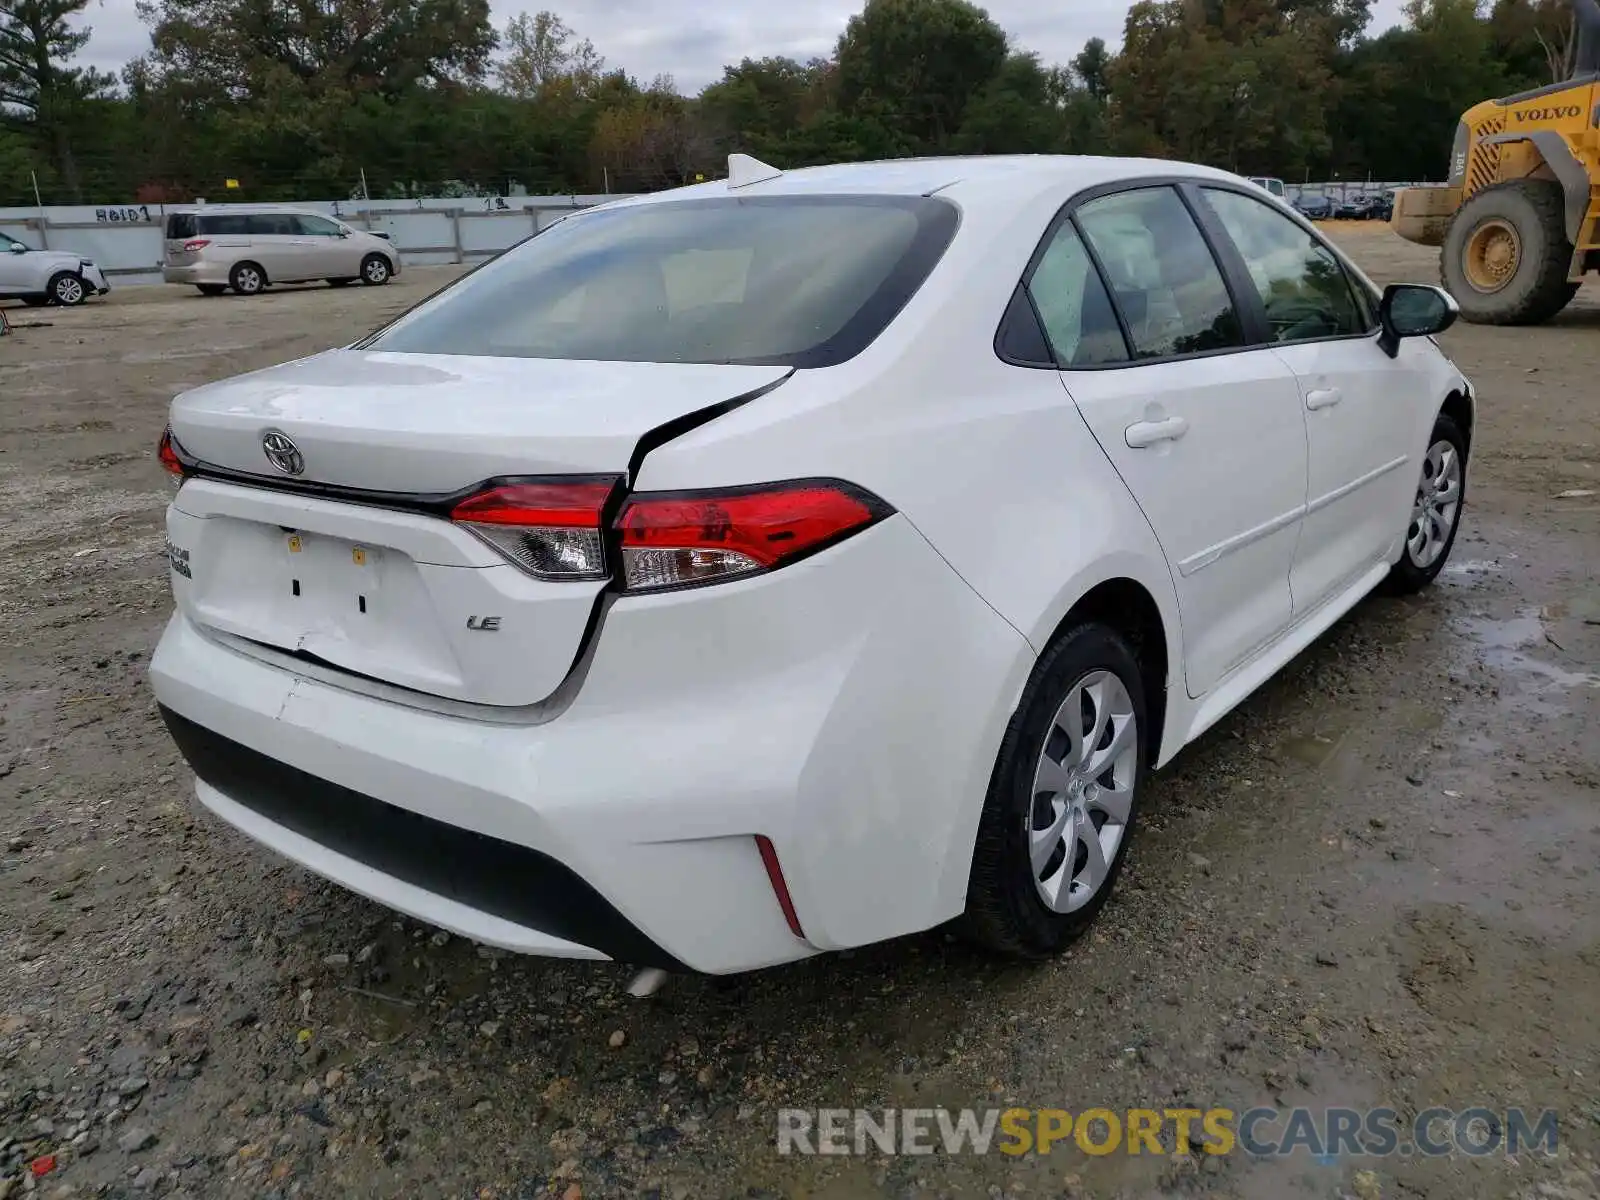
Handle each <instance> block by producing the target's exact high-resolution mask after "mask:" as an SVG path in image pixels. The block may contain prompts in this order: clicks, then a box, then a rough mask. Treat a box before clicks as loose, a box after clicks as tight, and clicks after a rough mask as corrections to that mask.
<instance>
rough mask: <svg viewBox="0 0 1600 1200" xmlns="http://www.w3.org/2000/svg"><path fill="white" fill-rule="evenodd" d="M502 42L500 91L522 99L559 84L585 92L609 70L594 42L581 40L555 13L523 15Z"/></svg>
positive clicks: (498, 70)
mask: <svg viewBox="0 0 1600 1200" xmlns="http://www.w3.org/2000/svg"><path fill="white" fill-rule="evenodd" d="M500 42H501V44H502V45H503V46H504V47H505V57H504V58H502V59H501V60H500V62H499V64H498V65H497V66H496V68H495V73H496V75H497V76H498V77H499V81H500V90H501V91H503V92H505V93H507V94H508V95H512V96H517V97H519V98H521V99H534V98H536V97H538V96H541V95H543V94H545V93H546V92H547V91H548V90H549V89H550V88H552V87H553V86H554V85H556V84H558V83H569V84H571V85H573V87H574V89H575V90H577V91H579V92H581V91H583V90H585V89H587V88H589V87H592V86H593V85H594V83H595V81H597V80H598V79H599V78H600V75H601V73H602V72H603V71H604V70H605V65H606V60H605V59H604V58H602V57H601V56H600V55H599V54H598V53H596V51H595V48H594V43H593V42H591V41H590V40H589V39H588V38H584V39H582V40H581V41H580V40H578V37H577V35H576V34H575V33H573V31H572V29H571V28H570V27H569V26H568V25H567V23H566V22H565V21H563V20H562V19H561V18H560V17H558V16H556V14H555V13H553V12H540V13H536V14H534V15H533V16H529V15H528V14H527V13H519V14H518V15H517V16H515V17H513V18H511V20H510V22H509V23H508V24H507V25H506V31H505V33H504V34H502V35H501V38H500Z"/></svg>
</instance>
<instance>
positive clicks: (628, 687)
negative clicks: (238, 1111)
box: [151, 517, 1033, 973]
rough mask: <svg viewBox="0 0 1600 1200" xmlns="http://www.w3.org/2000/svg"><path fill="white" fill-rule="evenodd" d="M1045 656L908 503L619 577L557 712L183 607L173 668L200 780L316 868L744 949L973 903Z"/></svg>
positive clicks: (725, 966)
mask: <svg viewBox="0 0 1600 1200" xmlns="http://www.w3.org/2000/svg"><path fill="white" fill-rule="evenodd" d="M1032 661H1033V654H1032V651H1031V650H1030V649H1029V647H1028V646H1027V643H1026V642H1025V641H1024V639H1023V638H1022V636H1021V635H1020V634H1018V633H1017V632H1016V631H1015V630H1014V629H1013V628H1012V627H1011V626H1010V625H1008V624H1007V623H1006V622H1004V621H1003V620H1002V619H1001V618H1000V617H999V616H998V615H997V614H996V613H995V612H994V611H993V610H992V609H991V608H989V606H988V605H986V604H985V603H984V602H983V601H982V600H980V599H979V598H978V597H977V596H976V594H974V593H973V592H972V591H971V589H970V588H968V587H967V585H966V584H965V583H964V582H962V581H961V580H960V578H959V577H958V576H956V575H955V573H954V572H953V571H951V570H950V568H949V567H948V565H947V564H945V562H944V561H943V560H942V559H941V558H939V557H938V555H937V554H935V553H934V552H933V550H932V549H931V548H930V547H929V546H928V545H927V543H926V542H925V541H924V540H923V539H922V537H921V535H920V534H919V533H917V532H916V530H915V529H914V528H913V527H912V526H911V525H910V523H909V522H907V521H906V520H904V518H898V517H897V518H891V519H890V520H888V521H885V522H883V523H881V524H880V525H878V526H876V527H874V528H873V529H871V530H869V531H867V532H866V533H864V534H861V535H859V536H857V537H856V538H853V539H851V540H850V541H848V542H846V543H843V544H842V545H839V546H836V547H833V548H832V549H831V550H829V551H827V552H826V553H824V554H821V555H818V556H817V557H816V558H814V559H811V560H808V561H807V562H803V563H798V564H795V565H794V566H792V567H789V568H786V569H784V570H783V571H781V572H777V573H775V574H773V575H771V576H767V577H759V578H754V579H750V580H746V581H743V582H738V583H729V584H722V585H719V586H717V587H714V588H703V589H694V590H689V591H684V592H677V593H664V594H660V595H655V596H639V597H622V598H619V599H618V600H617V601H616V602H615V603H614V604H613V605H612V606H611V608H610V610H609V612H608V613H607V615H606V617H605V619H604V622H603V624H602V627H601V630H600V632H599V634H598V642H597V644H596V645H595V648H594V653H593V656H592V658H591V659H590V661H589V662H588V663H587V665H586V667H583V668H580V669H582V670H584V671H585V675H584V678H583V680H582V683H581V686H580V687H578V689H577V691H576V694H575V696H574V698H573V699H572V701H571V702H570V704H569V705H568V706H567V707H566V708H565V710H564V711H562V712H561V713H560V715H559V716H556V717H555V718H554V719H551V720H547V721H545V722H544V723H542V724H536V725H532V724H516V723H508V722H507V721H505V720H497V721H489V720H485V721H481V722H480V721H475V720H467V719H463V718H462V717H461V716H459V715H445V714H443V713H440V712H436V711H431V710H429V709H426V708H421V707H412V706H409V705H402V704H396V703H392V702H389V701H386V700H383V699H379V698H377V697H374V696H371V695H365V694H361V693H359V692H356V691H353V690H349V689H347V688H344V687H340V686H335V685H334V684H332V683H329V682H325V681H322V680H319V679H312V678H308V677H305V676H301V675H297V674H295V673H293V672H292V671H290V670H286V669H285V668H284V667H282V666H281V665H278V664H275V663H270V662H266V661H263V660H261V659H258V658H256V657H255V656H254V655H251V654H248V653H245V652H242V651H241V650H239V649H236V648H234V647H232V646H230V645H225V644H223V642H221V641H219V640H217V639H215V638H214V637H213V636H211V635H210V634H208V633H206V632H204V631H202V630H201V629H200V628H199V627H198V626H196V625H195V624H194V623H192V622H191V621H190V619H189V618H187V617H186V616H183V615H182V614H178V615H175V616H174V617H173V618H172V621H171V622H170V624H169V625H168V627H167V630H166V632H165V634H164V635H163V637H162V639H161V644H160V646H159V647H158V648H157V651H156V653H155V655H154V657H153V659H152V662H151V679H152V684H153V687H154V690H155V693H156V697H157V699H158V701H159V702H160V704H161V706H162V708H163V710H164V711H163V715H164V716H165V717H166V719H167V721H168V724H169V727H171V728H172V730H173V735H174V738H175V739H176V741H177V742H178V745H179V746H180V748H181V749H182V750H183V752H184V754H185V757H187V758H188V759H189V761H190V764H191V765H192V766H193V767H194V768H195V771H196V773H197V775H198V778H199V784H198V787H197V794H198V796H199V799H200V800H201V802H202V803H203V804H205V805H206V806H207V807H209V808H210V809H211V810H212V811H214V812H216V813H217V814H218V815H220V816H221V817H223V818H224V819H225V820H227V821H229V822H230V823H232V824H233V825H235V826H237V827H238V828H240V829H242V830H243V831H244V832H245V833H246V834H248V835H249V836H251V837H253V838H255V839H256V840H258V841H260V842H262V843H264V844H266V845H267V846H269V847H271V848H272V849H274V850H276V851H277V852H279V853H280V854H283V855H284V856H286V857H288V858H290V859H292V860H294V861H297V862H299V863H301V864H303V865H304V866H306V867H308V868H310V869H311V870H313V871H316V872H317V873H319V874H322V875H324V876H326V877H328V878H330V879H333V880H335V881H336V882H339V883H341V884H343V885H344V886H346V887H349V888H350V889H351V890H353V891H356V892H359V893H362V894H364V895H367V896H369V897H371V898H372V899H375V900H378V901H379V902H381V903H384V904H387V905H389V906H391V907H393V908H396V909H398V910H400V911H403V912H406V913H409V914H411V915H412V916H415V917H418V918H420V919H422V920H426V921H429V922H431V923H433V924H436V925H440V926H442V927H444V928H447V929H451V930H453V931H455V932H457V933H460V934H462V935H464V936H468V937H472V938H475V939H478V940H480V941H483V942H487V943H490V944H493V945H498V946H502V947H505V948H507V949H511V950H517V951H523V952H527V953H533V954H546V955H556V956H567V957H580V958H581V957H587V958H614V959H618V960H620V961H627V962H634V963H639V964H641V965H659V966H666V967H669V968H673V967H678V966H682V967H686V968H688V969H691V970H696V971H706V972H717V973H721V972H731V971H739V970H746V969H753V968H757V967H762V966H767V965H771V964H774V963H779V962H784V961H789V960H793V959H798V958H803V957H806V956H807V955H810V954H813V953H816V952H817V951H818V950H826V949H837V948H841V947H845V946H854V945H860V944H864V943H867V942H872V941H877V940H881V939H883V938H886V937H892V936H896V935H898V934H902V933H908V932H912V931H915V930H919V929H926V928H929V927H931V926H933V925H936V924H938V923H940V922H941V921H944V920H946V919H948V918H950V917H952V916H955V915H956V914H957V913H959V912H960V911H961V908H962V907H963V905H964V903H965V896H966V886H967V874H968V869H969V865H970V855H971V848H972V839H973V837H974V835H975V832H976V828H977V821H978V816H979V812H980V809H981V806H982V803H983V798H984V794H985V791H986V789H987V786H988V780H989V775H990V773H991V771H992V769H993V763H994V756H995V753H996V751H997V749H998V746H999V743H1000V739H1001V736H1002V734H1003V731H1004V727H1005V724H1006V722H1007V720H1009V717H1010V713H1011V711H1012V709H1013V707H1014V705H1015V703H1016V698H1017V696H1018V695H1019V694H1020V691H1021V688H1022V685H1023V682H1024V681H1025V679H1026V675H1027V672H1028V670H1029V669H1030V667H1031V665H1032ZM757 835H760V836H763V837H766V838H768V839H769V840H770V841H771V843H772V845H773V847H774V848H775V850H776V854H777V859H778V862H779V864H780V867H781V870H782V873H783V877H784V880H785V883H786V885H787V887H788V889H789V892H790V894H791V896H792V899H793V904H794V908H795V910H796V914H797V918H798V921H799V924H800V926H801V928H802V930H803V936H802V937H796V936H795V934H794V933H793V932H792V931H791V929H790V927H789V924H788V922H787V920H786V918H785V915H784V913H783V911H782V909H781V907H780V905H779V902H778V900H777V897H776V895H775V893H774V888H773V885H772V882H771V881H770V879H769V877H768V875H767V871H766V867H765V865H764V863H763V861H762V858H761V852H760V848H759V845H758V843H757V841H756V837H757Z"/></svg>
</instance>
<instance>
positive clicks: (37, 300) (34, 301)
mask: <svg viewBox="0 0 1600 1200" xmlns="http://www.w3.org/2000/svg"><path fill="white" fill-rule="evenodd" d="M22 302H23V303H24V304H26V305H27V306H28V307H29V308H43V307H44V306H45V305H46V304H49V303H50V297H49V296H24V297H23V298H22Z"/></svg>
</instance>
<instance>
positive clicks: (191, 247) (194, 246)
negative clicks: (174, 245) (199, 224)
mask: <svg viewBox="0 0 1600 1200" xmlns="http://www.w3.org/2000/svg"><path fill="white" fill-rule="evenodd" d="M209 245H211V239H210V238H193V239H191V240H190V241H187V242H185V243H184V244H183V252H184V253H185V254H193V253H194V252H195V251H196V250H204V249H205V248H206V247H207V246H209Z"/></svg>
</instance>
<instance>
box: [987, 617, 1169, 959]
mask: <svg viewBox="0 0 1600 1200" xmlns="http://www.w3.org/2000/svg"><path fill="white" fill-rule="evenodd" d="M1097 671H1109V672H1110V673H1112V674H1113V675H1115V676H1116V677H1117V679H1119V680H1120V681H1121V683H1122V685H1123V687H1124V688H1125V689H1126V690H1127V694H1128V697H1129V699H1130V700H1131V701H1132V711H1133V714H1134V719H1135V721H1136V722H1137V724H1136V726H1135V734H1136V738H1135V741H1136V747H1135V761H1134V775H1133V782H1132V792H1133V800H1132V803H1131V805H1130V807H1129V811H1128V818H1127V821H1126V825H1125V829H1124V832H1123V835H1122V838H1121V841H1120V843H1119V844H1118V846H1117V849H1116V854H1115V857H1113V858H1112V859H1111V860H1110V862H1109V864H1108V867H1109V869H1108V871H1107V873H1106V876H1105V879H1104V882H1103V883H1102V884H1101V885H1100V888H1099V890H1098V891H1097V892H1096V893H1095V894H1094V895H1093V896H1092V897H1091V898H1090V899H1089V901H1088V902H1087V903H1086V904H1085V905H1084V906H1083V907H1081V908H1079V909H1078V910H1077V911H1075V912H1071V913H1060V912H1056V911H1054V910H1052V909H1051V908H1049V907H1047V906H1046V904H1045V902H1044V901H1043V899H1042V898H1041V897H1040V895H1039V889H1038V887H1037V886H1036V881H1037V878H1038V876H1037V875H1035V873H1034V871H1033V869H1032V864H1031V861H1030V858H1029V840H1030V831H1031V830H1032V829H1033V828H1034V827H1035V797H1034V795H1033V789H1034V772H1035V770H1036V769H1037V767H1038V765H1039V756H1040V754H1041V752H1042V751H1043V750H1044V748H1045V745H1046V739H1047V738H1048V737H1050V735H1051V731H1052V722H1053V721H1054V718H1055V715H1056V711H1057V709H1058V708H1060V707H1061V705H1062V703H1063V701H1065V700H1066V699H1067V697H1068V696H1069V694H1070V692H1071V690H1072V688H1073V687H1074V686H1075V685H1076V684H1077V683H1078V682H1079V681H1080V680H1082V679H1084V678H1085V677H1087V676H1088V675H1090V674H1091V673H1093V672H1097ZM1148 714H1149V708H1148V706H1147V704H1146V701H1145V694H1144V685H1143V682H1142V678H1141V676H1140V673H1139V664H1138V661H1137V659H1135V657H1134V654H1133V651H1132V650H1131V649H1129V647H1128V644H1127V642H1126V641H1124V640H1123V639H1122V637H1120V636H1119V635H1118V634H1117V633H1116V632H1115V631H1114V630H1112V629H1110V628H1109V627H1107V626H1105V625H1101V624H1098V623H1089V624H1084V625H1079V626H1076V627H1074V628H1072V629H1069V630H1068V631H1067V632H1066V633H1064V634H1062V635H1061V636H1060V637H1058V638H1057V639H1056V640H1055V641H1054V642H1053V643H1052V644H1051V646H1050V648H1049V649H1048V650H1047V651H1046V652H1045V654H1044V655H1043V657H1042V658H1040V660H1039V663H1038V665H1037V666H1036V667H1035V668H1034V671H1033V676H1032V678H1031V679H1029V681H1028V686H1027V688H1026V689H1025V690H1024V692H1023V694H1022V702H1021V703H1020V704H1019V705H1018V706H1017V711H1016V713H1015V714H1014V715H1013V716H1012V718H1011V723H1010V725H1009V726H1008V727H1007V729H1006V735H1005V738H1004V740H1003V741H1002V742H1001V744H1000V754H999V757H998V759H997V760H996V762H995V768H994V775H993V777H992V778H991V780H990V784H989V794H988V796H987V798H986V799H985V801H984V806H983V815H982V817H981V818H980V820H979V824H978V837H977V842H976V844H975V846H974V849H973V854H972V871H971V875H970V876H969V881H968V884H967V908H966V912H965V914H964V915H963V918H962V926H963V932H964V933H965V934H966V935H967V936H968V937H969V938H970V939H972V940H973V941H975V942H977V943H978V944H979V945H981V946H983V947H985V948H986V949H989V950H991V951H995V952H998V953H1000V954H1004V955H1008V956H1011V957H1016V958H1029V959H1039V958H1046V957H1048V956H1050V955H1052V954H1055V953H1057V952H1059V951H1061V950H1062V949H1064V948H1065V947H1066V946H1068V945H1070V944H1071V943H1072V942H1073V941H1074V940H1076V939H1077V938H1078V937H1079V936H1080V935H1081V934H1082V933H1083V932H1084V931H1085V930H1086V929H1088V927H1089V926H1090V924H1091V923H1092V922H1093V921H1094V919H1095V917H1096V916H1097V915H1098V914H1099V912H1100V909H1101V908H1102V907H1104V905H1105V902H1106V900H1107V898H1108V897H1109V896H1110V895H1111V892H1112V890H1113V888H1114V887H1115V885H1116V882H1117V876H1118V874H1119V873H1120V872H1121V870H1122V863H1123V861H1124V860H1125V859H1126V858H1127V853H1128V845H1129V843H1130V842H1131V840H1132V838H1133V833H1134V830H1135V829H1136V827H1137V822H1138V810H1139V796H1140V793H1141V791H1142V790H1143V787H1144V780H1145V775H1146V773H1147V770H1148V767H1147V760H1148V747H1149V741H1148V739H1149V738H1150V737H1151V736H1152V733H1153V731H1152V730H1151V728H1150V723H1149V715H1148ZM1041 828H1042V826H1041ZM1052 861H1057V860H1052ZM1049 869H1050V868H1048V867H1047V868H1046V870H1047V871H1048V870H1049Z"/></svg>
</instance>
